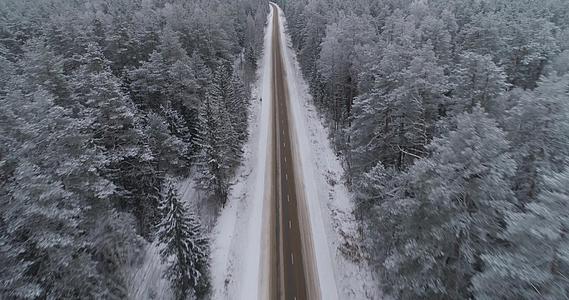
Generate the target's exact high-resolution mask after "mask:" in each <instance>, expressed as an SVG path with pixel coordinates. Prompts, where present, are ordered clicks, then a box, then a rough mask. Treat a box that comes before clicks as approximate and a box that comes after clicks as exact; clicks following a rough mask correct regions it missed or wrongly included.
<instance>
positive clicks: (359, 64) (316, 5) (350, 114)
mask: <svg viewBox="0 0 569 300" xmlns="http://www.w3.org/2000/svg"><path fill="white" fill-rule="evenodd" d="M280 3H281V5H283V6H284V10H285V13H286V16H287V25H288V31H289V33H290V35H291V39H292V42H293V46H294V48H295V50H296V52H297V57H298V60H299V62H300V65H301V67H302V70H303V73H304V77H305V79H306V80H307V81H308V83H309V86H310V91H311V94H312V96H313V101H314V103H315V105H316V106H317V108H318V109H319V111H320V112H321V114H322V115H323V116H324V118H325V120H326V123H327V125H328V128H329V129H330V138H331V139H332V140H333V144H334V147H335V150H336V152H337V153H338V155H339V156H340V157H342V159H343V161H344V169H345V173H346V178H345V180H346V182H347V183H348V184H349V186H350V188H351V189H352V192H353V193H354V195H355V201H356V206H357V207H356V209H357V212H356V214H357V218H358V219H359V220H360V222H361V224H362V231H363V236H364V243H365V247H366V253H367V254H368V256H369V260H370V261H371V263H372V265H373V266H374V269H375V271H376V272H377V274H378V275H379V276H378V278H379V279H378V284H379V285H380V286H381V288H382V289H383V290H384V291H385V292H386V294H390V295H392V296H394V297H395V298H397V299H473V298H474V299H566V298H567V297H568V295H569V280H568V278H569V253H568V252H567V251H568V249H569V238H568V236H567V234H568V230H569V185H568V183H569V168H568V166H567V162H568V159H569V156H568V155H569V72H568V71H569V43H568V41H569V2H567V1H564V0H544V1H531V0H516V1H511V0H491V1H490V0H476V1H472V0H358V1H336V0H310V1H306V0H298V1H281V2H280Z"/></svg>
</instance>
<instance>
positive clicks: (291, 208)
mask: <svg viewBox="0 0 569 300" xmlns="http://www.w3.org/2000/svg"><path fill="white" fill-rule="evenodd" d="M271 6H272V8H273V19H272V22H273V32H272V47H271V48H272V56H271V63H272V76H271V77H272V78H271V87H272V97H271V98H272V99H271V101H273V102H272V108H273V109H272V112H271V114H272V117H271V119H272V120H271V121H272V124H271V125H272V126H271V127H272V129H271V130H272V138H271V139H269V141H270V142H271V143H272V145H271V148H272V149H271V152H272V154H271V157H270V160H269V161H270V162H271V163H272V164H273V166H272V175H271V176H272V178H271V182H272V191H271V194H272V195H271V197H269V199H270V201H271V205H270V206H271V212H270V215H271V217H270V220H271V221H270V222H271V224H270V226H271V228H273V229H272V230H271V231H272V236H271V238H270V245H271V247H270V249H271V250H270V251H271V253H270V276H271V278H270V280H269V285H270V286H269V294H270V298H271V299H285V300H303V299H314V298H317V297H318V296H317V293H315V292H314V290H315V287H314V284H313V282H315V281H314V280H313V279H314V278H310V277H313V276H312V275H311V274H314V272H312V271H311V268H310V267H309V266H310V265H309V264H307V261H306V260H307V259H311V257H307V256H309V255H308V254H306V252H308V251H307V250H306V249H309V247H307V245H306V244H304V245H303V243H310V242H311V241H308V240H306V239H307V238H308V237H307V234H305V233H306V232H310V231H309V229H308V228H301V225H303V223H304V222H302V220H303V218H301V217H299V207H300V208H304V207H306V205H299V202H298V201H302V200H303V196H302V195H299V194H300V193H299V192H298V190H297V188H298V186H297V185H298V184H297V183H296V182H295V179H298V178H297V177H295V168H294V161H293V159H295V156H294V151H293V148H292V145H291V139H292V138H293V137H294V135H293V134H291V127H290V125H289V124H290V123H289V112H290V109H289V108H290V99H289V91H288V87H287V84H286V71H285V66H284V62H283V56H282V55H283V54H282V53H281V43H282V41H281V36H280V34H279V28H280V26H279V13H278V12H279V10H278V8H277V6H276V5H275V4H274V3H271ZM304 213H306V212H304ZM305 226H306V225H305ZM303 234H304V235H303ZM303 237H304V239H303ZM303 246H304V248H303ZM303 254H304V255H303ZM310 254H312V253H310Z"/></svg>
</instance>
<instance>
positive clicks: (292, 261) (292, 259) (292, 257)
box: [290, 252, 294, 265]
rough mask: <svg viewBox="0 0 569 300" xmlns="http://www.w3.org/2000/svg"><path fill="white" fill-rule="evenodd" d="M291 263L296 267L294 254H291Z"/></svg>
mask: <svg viewBox="0 0 569 300" xmlns="http://www.w3.org/2000/svg"><path fill="white" fill-rule="evenodd" d="M290 261H291V263H292V264H293V265H294V255H293V254H292V252H291V253H290Z"/></svg>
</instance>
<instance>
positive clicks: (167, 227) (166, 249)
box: [158, 178, 209, 300]
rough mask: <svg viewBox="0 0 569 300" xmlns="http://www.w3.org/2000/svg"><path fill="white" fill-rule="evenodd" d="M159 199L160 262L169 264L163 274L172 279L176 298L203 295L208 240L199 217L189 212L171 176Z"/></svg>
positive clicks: (206, 274)
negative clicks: (160, 218) (160, 219)
mask: <svg viewBox="0 0 569 300" xmlns="http://www.w3.org/2000/svg"><path fill="white" fill-rule="evenodd" d="M161 197H162V199H161V211H162V221H161V222H160V225H159V231H158V240H159V241H160V242H161V243H162V245H163V248H162V249H161V250H160V255H161V256H162V261H163V262H165V263H166V264H167V265H168V267H167V269H166V271H165V273H164V276H165V277H166V278H167V279H168V280H170V281H171V285H172V288H173V290H174V293H175V295H176V299H180V300H182V299H187V298H188V296H190V295H195V296H197V297H201V296H203V295H204V294H205V293H206V292H207V291H208V289H209V282H208V273H207V272H208V269H207V257H208V240H207V238H206V237H205V235H204V233H203V232H202V229H201V225H200V222H199V220H198V218H197V217H196V216H195V215H194V214H192V213H191V212H189V211H188V209H187V208H186V207H185V205H184V203H183V202H182V201H181V199H180V198H179V196H178V194H177V190H176V186H175V184H174V181H173V180H172V179H171V178H166V179H165V182H164V185H163V192H162V196H161Z"/></svg>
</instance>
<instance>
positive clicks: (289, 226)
mask: <svg viewBox="0 0 569 300" xmlns="http://www.w3.org/2000/svg"><path fill="white" fill-rule="evenodd" d="M291 226H292V224H291V223H290V220H288V228H289V229H290V228H292V227H291Z"/></svg>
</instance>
